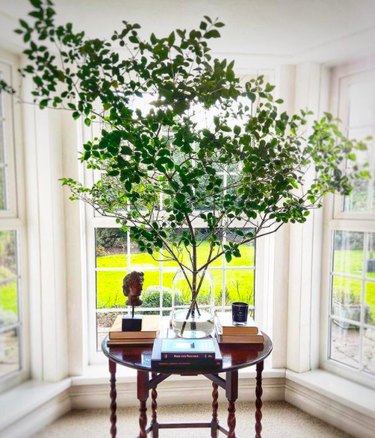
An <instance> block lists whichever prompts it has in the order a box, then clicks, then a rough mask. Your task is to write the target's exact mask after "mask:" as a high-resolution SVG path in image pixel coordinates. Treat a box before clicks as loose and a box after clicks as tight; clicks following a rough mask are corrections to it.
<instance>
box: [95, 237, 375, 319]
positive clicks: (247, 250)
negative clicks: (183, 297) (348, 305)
mask: <svg viewBox="0 0 375 438" xmlns="http://www.w3.org/2000/svg"><path fill="white" fill-rule="evenodd" d="M207 251H208V245H206V246H205V244H202V245H201V247H200V254H199V257H200V260H203V259H204V258H205V257H206V256H207ZM241 252H242V257H241V258H235V259H233V260H232V262H231V263H230V264H228V266H229V267H233V268H234V269H233V270H227V271H226V291H225V293H226V296H227V298H226V301H227V303H228V304H229V303H230V302H232V301H238V300H241V301H242V300H243V301H249V302H252V296H253V285H254V271H252V270H247V269H245V270H240V269H235V268H236V267H239V266H253V265H254V247H250V246H247V247H244V248H242V251H241ZM187 257H188V256H187V254H186V253H185V254H184V261H185V262H186V261H187ZM126 262H127V260H126V257H125V256H124V255H121V254H116V255H109V256H102V257H97V267H98V268H99V271H98V272H97V307H98V308H111V307H122V306H123V305H124V301H125V298H124V296H123V295H122V289H121V288H122V279H123V277H124V276H125V275H126V273H127V270H126ZM222 263H223V261H222V259H220V260H217V261H216V262H215V264H214V266H215V267H220V266H222ZM362 265H363V260H362V251H359V250H358V251H356V250H352V251H336V253H335V260H334V271H335V272H337V273H338V272H341V273H347V274H352V275H356V276H358V277H361V275H362ZM158 266H159V264H158V262H155V261H154V260H153V259H152V257H151V256H149V255H147V254H133V255H132V256H131V270H140V271H143V272H144V273H145V282H144V290H146V289H147V288H148V287H150V286H157V285H159V284H160V273H159V272H158V271H151V270H150V269H152V268H155V269H157V268H158ZM164 266H165V267H166V268H168V267H175V266H176V264H175V263H172V262H165V263H164ZM109 267H112V268H114V267H117V268H121V267H123V269H124V270H123V271H121V272H113V271H112V272H109V271H100V268H109ZM210 274H211V276H212V278H213V282H214V290H215V300H216V302H217V303H219V302H221V296H222V292H223V286H222V271H221V270H211V271H210ZM173 276H174V273H173V272H164V273H163V278H162V283H163V286H164V287H167V288H171V287H172V279H173ZM367 277H369V278H375V273H368V275H367ZM361 289H362V281H361V279H360V278H359V279H353V278H344V277H340V276H334V279H333V292H334V296H335V297H337V298H340V299H341V300H343V301H345V300H347V299H349V296H351V299H352V300H353V299H354V300H360V296H361ZM345 297H346V298H345ZM365 299H366V303H367V304H368V305H369V306H370V309H371V312H372V315H374V318H375V283H374V282H367V283H366V297H365Z"/></svg>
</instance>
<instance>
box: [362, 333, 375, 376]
mask: <svg viewBox="0 0 375 438" xmlns="http://www.w3.org/2000/svg"><path fill="white" fill-rule="evenodd" d="M363 363H364V370H365V371H368V372H370V373H373V374H375V329H369V328H368V329H366V330H365V334H364V337H363Z"/></svg>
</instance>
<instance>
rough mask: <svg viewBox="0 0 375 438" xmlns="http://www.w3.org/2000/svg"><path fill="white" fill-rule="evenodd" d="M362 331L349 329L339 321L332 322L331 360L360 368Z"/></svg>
mask: <svg viewBox="0 0 375 438" xmlns="http://www.w3.org/2000/svg"><path fill="white" fill-rule="evenodd" d="M359 344H360V331H359V330H358V327H357V328H353V329H348V328H347V327H346V326H343V325H342V323H341V322H340V321H338V320H333V321H331V359H333V360H335V361H337V362H341V363H343V364H345V365H348V366H351V367H353V368H357V369H358V368H359V365H360V359H359V350H360V349H359Z"/></svg>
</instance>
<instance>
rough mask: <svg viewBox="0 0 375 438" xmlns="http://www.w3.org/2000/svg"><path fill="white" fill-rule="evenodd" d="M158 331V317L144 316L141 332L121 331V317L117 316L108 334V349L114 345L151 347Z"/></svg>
mask: <svg viewBox="0 0 375 438" xmlns="http://www.w3.org/2000/svg"><path fill="white" fill-rule="evenodd" d="M159 330H160V316H159V315H144V316H143V317H142V330H140V331H135V332H134V331H122V316H121V315H119V316H118V317H117V318H116V320H115V322H114V323H113V325H112V327H111V328H110V329H109V333H108V337H109V339H108V343H107V345H108V346H109V347H111V346H112V347H113V346H116V345H152V344H153V343H154V340H155V338H156V336H157V335H158V333H159Z"/></svg>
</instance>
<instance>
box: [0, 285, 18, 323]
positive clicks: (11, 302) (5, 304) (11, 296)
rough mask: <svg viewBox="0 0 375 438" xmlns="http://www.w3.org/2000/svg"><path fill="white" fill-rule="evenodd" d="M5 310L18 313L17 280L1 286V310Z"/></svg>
mask: <svg viewBox="0 0 375 438" xmlns="http://www.w3.org/2000/svg"><path fill="white" fill-rule="evenodd" d="M4 310H5V311H6V312H7V311H9V312H12V313H14V314H15V315H17V283H16V281H15V280H13V281H10V282H9V283H6V284H4V285H2V286H0V312H1V311H4Z"/></svg>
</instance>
